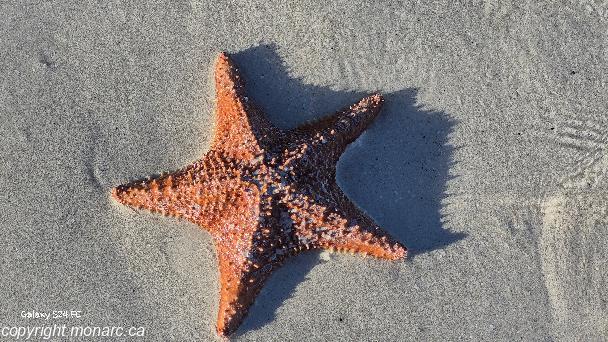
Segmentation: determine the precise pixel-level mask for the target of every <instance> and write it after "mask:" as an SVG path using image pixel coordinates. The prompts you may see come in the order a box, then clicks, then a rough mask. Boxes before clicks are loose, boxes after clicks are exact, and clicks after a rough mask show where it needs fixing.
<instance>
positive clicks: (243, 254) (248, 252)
mask: <svg viewBox="0 0 608 342" xmlns="http://www.w3.org/2000/svg"><path fill="white" fill-rule="evenodd" d="M215 87H216V96H217V108H216V115H217V123H216V129H215V134H214V136H213V140H212V144H211V148H210V150H209V151H208V152H207V153H206V154H205V155H204V156H203V157H202V158H201V159H200V160H198V161H196V162H194V163H193V164H191V165H188V166H186V167H184V168H183V169H181V170H179V171H176V172H173V173H170V174H165V175H161V176H158V177H154V178H148V179H146V180H140V181H134V182H131V183H129V184H125V185H120V186H118V187H116V188H114V189H113V190H112V196H113V198H114V199H116V200H117V201H118V202H120V203H123V204H125V205H128V206H131V207H134V208H141V209H147V210H150V211H153V212H158V213H161V214H164V215H169V216H175V217H180V218H184V219H186V220H188V221H191V222H193V223H195V224H197V225H199V226H200V227H201V228H203V229H204V230H206V231H208V232H209V233H210V234H211V236H212V239H213V241H214V243H215V246H216V249H217V257H218V262H219V271H220V272H219V273H220V279H219V280H220V303H219V313H218V317H217V331H218V333H219V334H220V335H224V336H227V335H229V334H231V333H232V332H234V331H235V330H236V329H237V328H238V326H239V324H240V323H241V322H242V321H243V319H244V317H245V315H246V313H247V310H248V309H249V307H250V306H251V304H252V303H253V301H254V300H255V297H256V295H257V294H258V293H259V291H260V289H261V288H262V286H263V284H264V282H265V280H266V279H267V278H268V276H269V275H270V274H271V272H272V271H273V270H275V269H276V268H277V267H279V265H280V264H281V263H282V262H283V261H284V259H285V258H286V257H288V256H290V255H295V254H297V253H299V252H300V251H303V250H309V249H329V250H337V251H345V252H352V253H362V254H367V255H371V256H374V257H377V258H381V259H388V260H397V259H402V258H404V257H405V255H406V248H405V247H404V246H403V245H401V244H400V243H399V242H397V241H396V240H395V239H393V238H392V237H390V236H389V235H388V234H387V233H386V232H385V231H383V230H382V229H381V228H380V227H378V225H376V223H374V221H373V220H372V219H371V218H369V217H368V216H366V215H365V214H364V213H363V212H362V211H361V210H360V209H358V208H357V207H356V206H355V205H354V204H353V203H352V202H351V201H349V200H348V198H347V197H346V196H345V195H344V193H343V192H342V191H341V190H340V187H339V186H338V184H337V183H336V163H337V161H338V159H339V158H340V155H341V154H342V152H344V150H345V148H346V146H347V145H348V144H349V143H351V142H352V141H354V140H355V139H356V138H357V137H358V136H359V135H360V134H361V133H362V132H363V131H364V130H365V128H366V127H367V126H368V125H369V124H370V123H371V122H372V121H373V119H374V118H375V117H376V116H377V115H378V112H379V111H380V107H381V105H382V102H383V99H382V97H381V96H380V95H378V94H376V95H372V96H369V97H366V98H364V99H362V100H360V101H359V102H358V103H356V104H354V105H352V106H350V107H348V108H345V109H343V110H341V111H339V112H338V113H336V114H335V115H333V116H329V117H326V118H323V119H321V120H318V121H315V122H312V123H308V124H305V125H303V126H300V127H297V128H295V129H292V130H288V131H284V130H280V129H278V128H277V127H275V126H273V125H272V124H271V123H270V122H269V121H268V120H267V119H266V117H265V116H264V114H263V113H262V112H261V111H260V110H259V109H257V108H256V106H255V105H254V104H253V103H252V102H251V101H250V100H249V99H248V98H247V96H245V93H244V82H243V80H242V79H241V76H239V73H238V69H237V68H236V66H235V65H234V63H233V62H232V61H231V60H230V58H229V57H228V56H227V55H226V54H224V53H222V54H221V55H220V57H219V58H218V61H217V63H216V69H215Z"/></svg>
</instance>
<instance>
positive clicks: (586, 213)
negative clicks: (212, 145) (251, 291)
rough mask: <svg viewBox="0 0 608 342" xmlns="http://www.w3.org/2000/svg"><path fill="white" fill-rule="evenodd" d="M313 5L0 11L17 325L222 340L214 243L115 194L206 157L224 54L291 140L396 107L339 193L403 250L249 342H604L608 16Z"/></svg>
mask: <svg viewBox="0 0 608 342" xmlns="http://www.w3.org/2000/svg"><path fill="white" fill-rule="evenodd" d="M306 3H307V4H304V2H296V1H294V2H291V3H286V2H285V1H276V2H271V1H259V2H257V1H256V2H254V1H246V2H237V1H234V2H222V3H215V2H211V1H208V2H198V1H192V2H183V1H153V2H140V1H133V2H131V3H124V2H119V1H98V2H95V3H87V4H82V3H80V2H76V1H74V2H69V3H68V2H44V1H42V2H29V1H16V2H11V3H9V2H3V3H1V4H0V43H1V47H2V48H1V49H0V60H1V61H2V62H1V63H0V113H1V115H2V118H1V120H0V160H2V163H1V164H0V180H1V181H0V212H1V213H2V214H1V215H0V250H1V251H2V252H1V253H0V256H1V263H0V298H3V300H2V303H3V305H1V306H0V318H1V322H2V326H3V327H4V326H8V327H12V326H35V325H48V324H66V325H68V326H125V327H128V326H136V327H145V329H146V330H145V333H146V337H145V340H146V341H194V340H212V341H213V340H217V337H216V336H215V330H214V322H215V317H216V310H217V300H218V280H217V277H218V274H217V269H216V262H217V261H216V257H215V252H214V249H213V245H212V243H211V240H210V236H209V235H208V234H207V233H205V232H204V231H202V230H200V229H199V228H197V227H196V226H194V225H192V224H189V223H186V222H183V221H178V220H174V219H169V218H164V217H159V216H157V215H153V214H150V213H147V212H136V211H133V210H130V209H127V208H126V207H123V206H120V205H117V204H115V203H114V202H113V201H112V200H111V199H110V197H109V190H110V189H111V188H112V187H113V186H115V185H118V184H121V183H123V182H125V181H126V180H128V179H134V178H140V177H143V176H147V175H149V174H157V173H160V172H163V171H169V170H174V169H177V168H180V167H181V166H183V165H186V164H187V163H189V162H191V161H193V160H195V159H197V158H198V157H199V156H201V155H202V154H203V153H204V152H205V151H206V150H207V149H208V147H209V138H210V134H211V132H212V130H213V125H214V117H213V111H214V98H213V92H214V89H213V82H212V79H211V74H212V67H213V62H214V60H215V58H216V56H217V54H218V52H219V51H222V50H224V51H228V52H230V53H233V54H234V59H235V60H236V62H237V63H238V64H239V65H240V66H241V69H242V71H243V73H244V75H245V77H246V79H247V81H248V87H249V88H248V89H249V94H250V96H251V98H252V99H253V100H254V101H255V102H256V103H258V104H259V105H260V107H262V108H263V109H264V110H265V111H266V112H267V114H268V116H269V118H270V119H271V121H272V122H274V123H275V124H276V125H277V126H279V127H281V128H290V127H294V126H296V125H298V124H300V123H303V122H306V121H307V120H310V119H313V118H317V117H320V116H323V115H325V114H328V113H331V112H333V111H335V110H337V109H339V108H340V107H343V106H345V105H349V104H350V103H352V102H354V101H355V100H357V99H358V98H359V97H361V96H363V95H365V94H368V93H371V92H374V91H380V92H381V93H383V94H384V95H385V96H386V105H385V108H384V109H383V112H382V113H381V115H380V116H379V118H378V119H377V121H376V122H375V123H374V124H373V125H372V127H370V128H369V129H368V131H367V132H366V133H365V134H364V135H363V136H361V137H360V138H359V139H358V140H357V141H356V142H355V143H353V144H352V146H350V147H349V149H348V150H347V152H346V153H345V154H344V156H343V157H342V159H341V160H340V163H339V167H338V182H339V184H340V186H341V187H342V188H343V189H344V191H345V192H346V193H347V194H348V196H349V197H350V198H351V199H352V200H353V201H354V202H355V203H357V205H359V206H360V207H361V208H362V209H364V210H365V211H366V212H367V213H368V214H369V215H370V216H372V217H373V218H374V219H375V220H376V221H377V222H378V223H379V224H380V225H381V226H383V227H384V228H385V229H386V230H388V231H389V232H390V233H392V234H393V235H394V236H396V237H397V238H398V239H400V240H401V241H402V242H403V243H405V244H406V245H407V246H408V247H409V248H410V250H411V255H410V258H409V259H408V260H407V261H405V262H397V263H391V262H385V261H378V260H373V259H369V258H363V257H358V256H351V255H343V254H330V253H317V252H314V253H308V254H303V255H301V256H298V257H296V258H293V259H291V260H289V261H288V262H287V263H286V264H285V266H284V267H283V268H281V269H280V270H279V271H278V272H276V273H275V274H274V276H273V277H272V278H271V279H270V281H269V282H268V284H267V286H266V287H265V288H264V290H263V291H262V293H261V294H260V296H259V297H258V299H257V301H256V303H255V304H254V306H253V307H252V309H251V311H250V313H249V316H248V318H247V319H246V320H245V322H244V323H243V324H242V326H241V327H240V329H239V330H238V331H237V333H236V334H235V335H234V336H233V339H234V340H241V341H286V340H314V341H318V340H357V341H358V340H372V341H403V340H416V341H420V340H457V339H466V340H520V339H523V340H564V341H569V340H571V339H573V338H579V339H581V340H598V341H600V340H606V339H608V315H607V314H606V312H607V311H608V310H607V309H608V308H607V306H608V304H607V301H606V295H607V293H606V285H608V284H607V280H608V273H607V271H606V262H607V260H606V259H607V256H606V255H607V253H606V251H605V248H606V247H605V246H606V245H607V242H608V212H607V207H606V203H607V202H606V200H608V195H606V194H607V192H606V190H607V188H608V176H607V173H608V147H607V141H608V138H607V136H606V132H608V117H607V116H606V103H608V102H607V100H608V98H607V97H608V96H607V92H606V81H607V79H606V73H605V70H608V69H607V68H608V61H607V59H606V41H607V40H606V39H607V36H606V32H608V7H607V6H606V5H601V4H600V3H599V2H592V1H573V2H566V1H565V2H563V3H561V4H560V5H545V4H537V3H536V2H532V1H526V2H516V1H513V2H498V1H472V2H467V3H464V4H457V3H453V2H452V1H441V2H434V3H425V2H414V1H411V2H394V1H385V2H384V3H382V4H380V3H379V2H374V3H376V4H371V2H365V1H341V2H335V3H329V2H326V1H314V2H306ZM32 310H34V311H39V312H52V311H53V310H76V311H82V313H81V317H80V318H70V319H56V320H41V319H31V318H23V317H21V312H22V311H24V312H28V311H32ZM4 339H5V338H2V340H4ZM82 340H94V339H82ZM125 340H136V339H134V338H128V339H125ZM139 340H142V339H141V338H140V339H139Z"/></svg>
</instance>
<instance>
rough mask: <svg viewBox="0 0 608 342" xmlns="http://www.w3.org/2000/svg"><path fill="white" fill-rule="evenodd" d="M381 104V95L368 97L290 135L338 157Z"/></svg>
mask: <svg viewBox="0 0 608 342" xmlns="http://www.w3.org/2000/svg"><path fill="white" fill-rule="evenodd" d="M383 102H384V99H383V98H382V95H380V94H374V95H370V96H368V97H365V98H363V99H361V100H360V101H359V102H357V103H355V104H353V105H351V106H350V107H347V108H344V109H342V110H341V111H339V112H338V113H336V114H334V115H330V116H326V117H324V118H321V119H320V120H317V121H313V122H310V123H307V124H304V125H302V126H299V127H296V128H295V129H294V130H293V131H292V133H294V134H295V135H296V136H303V137H304V139H305V140H306V141H312V143H313V145H324V146H325V147H324V148H323V149H334V150H335V151H336V152H337V156H338V157H339V155H340V154H341V153H342V152H343V151H344V148H345V147H346V146H347V145H348V144H350V143H351V142H353V141H354V140H355V139H357V137H358V136H359V135H361V133H363V131H364V130H365V128H366V127H367V126H369V125H370V124H371V122H372V121H373V120H374V119H375V118H376V116H377V115H378V113H379V112H380V109H381V107H382V104H383Z"/></svg>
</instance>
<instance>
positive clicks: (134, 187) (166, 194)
mask: <svg viewBox="0 0 608 342" xmlns="http://www.w3.org/2000/svg"><path fill="white" fill-rule="evenodd" d="M194 177H195V175H194V172H193V166H192V165H190V166H188V167H186V168H184V169H182V170H179V171H177V172H173V173H170V174H163V175H160V176H155V177H148V178H146V179H142V180H136V181H132V182H130V183H127V184H123V185H119V186H117V187H115V188H113V189H112V197H113V198H114V199H115V200H116V201H118V202H119V203H122V204H124V205H127V206H130V207H132V208H136V209H146V210H149V211H152V212H156V213H160V214H163V215H168V216H169V215H170V216H177V215H176V213H177V211H178V207H179V205H180V199H181V198H183V197H184V196H183V189H180V188H183V187H184V186H189V184H188V183H189V182H193V179H194Z"/></svg>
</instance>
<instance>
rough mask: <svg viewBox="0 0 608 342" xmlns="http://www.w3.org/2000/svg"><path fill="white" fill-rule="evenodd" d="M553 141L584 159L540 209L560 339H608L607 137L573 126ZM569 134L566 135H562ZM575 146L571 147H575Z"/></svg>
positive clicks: (577, 124) (543, 259)
mask: <svg viewBox="0 0 608 342" xmlns="http://www.w3.org/2000/svg"><path fill="white" fill-rule="evenodd" d="M573 122H574V124H572V123H570V125H565V126H566V127H565V128H564V127H562V129H561V132H556V135H557V136H558V138H557V140H558V141H562V142H567V143H568V144H572V145H574V146H576V147H579V148H580V150H581V152H582V153H583V154H584V157H583V158H582V159H581V160H580V161H579V162H578V163H577V164H576V167H575V168H574V169H573V170H572V172H570V173H569V174H568V175H567V176H566V177H564V178H563V179H562V180H561V183H560V184H561V187H560V190H558V191H557V192H556V193H553V194H551V195H548V196H547V197H546V198H545V199H544V201H543V204H542V213H543V222H542V232H541V236H540V255H541V265H542V268H543V272H544V275H545V285H546V287H547V290H548V293H549V300H550V302H551V306H552V309H553V317H554V322H555V324H556V329H557V333H558V336H559V338H560V339H563V340H577V341H578V340H584V341H589V340H591V341H604V340H606V339H608V191H607V190H608V144H607V143H606V140H607V137H608V135H606V133H602V132H608V128H607V129H599V130H598V129H596V128H595V127H594V126H595V125H588V124H586V123H584V122H580V121H573ZM564 132H567V133H564ZM574 146H573V147H574Z"/></svg>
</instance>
